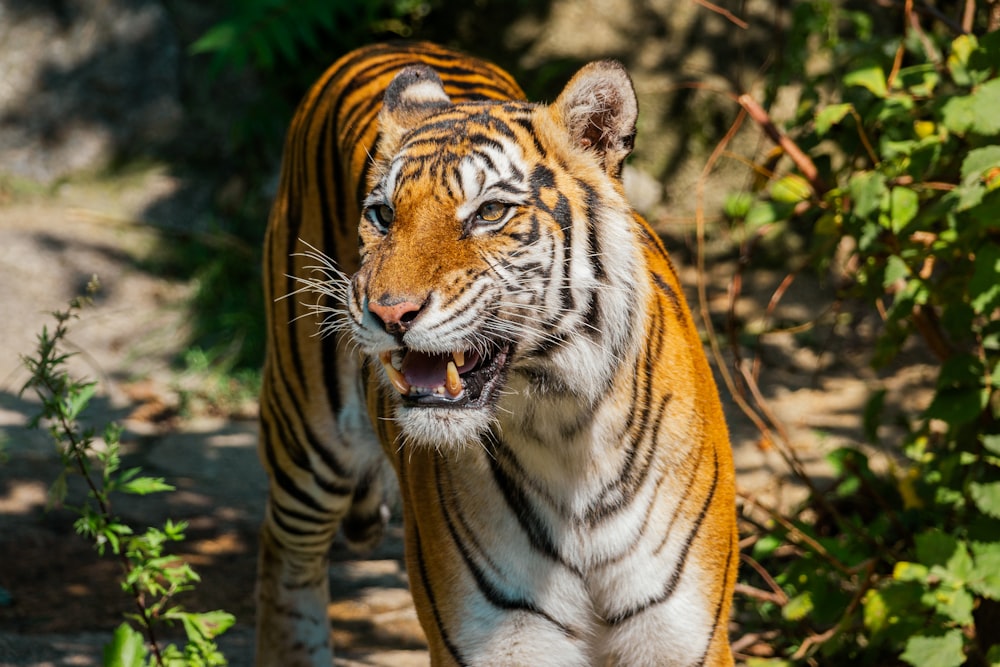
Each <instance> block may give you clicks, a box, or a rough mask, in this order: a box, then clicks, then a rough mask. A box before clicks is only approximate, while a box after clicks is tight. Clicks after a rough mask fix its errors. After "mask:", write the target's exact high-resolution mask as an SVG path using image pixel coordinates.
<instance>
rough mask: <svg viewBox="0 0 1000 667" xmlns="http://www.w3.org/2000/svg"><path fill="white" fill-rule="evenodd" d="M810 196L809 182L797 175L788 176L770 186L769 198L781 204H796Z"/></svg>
mask: <svg viewBox="0 0 1000 667" xmlns="http://www.w3.org/2000/svg"><path fill="white" fill-rule="evenodd" d="M811 194H812V188H811V187H809V182H808V181H806V179H804V178H802V177H801V176H799V175H798V174H789V175H788V176H785V177H783V178H781V179H779V180H778V181H777V182H775V183H774V184H773V185H771V198H772V199H774V200H775V201H777V202H781V203H783V204H798V203H799V202H800V201H805V200H806V199H809V196H810V195H811Z"/></svg>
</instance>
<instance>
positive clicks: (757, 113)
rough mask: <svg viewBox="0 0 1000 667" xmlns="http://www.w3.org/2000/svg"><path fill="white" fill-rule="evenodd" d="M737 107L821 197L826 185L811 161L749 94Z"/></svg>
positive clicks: (739, 100)
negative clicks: (788, 159) (777, 147)
mask: <svg viewBox="0 0 1000 667" xmlns="http://www.w3.org/2000/svg"><path fill="white" fill-rule="evenodd" d="M736 101H737V102H739V105H740V106H741V107H743V109H744V110H745V111H746V112H747V113H748V114H749V115H750V117H751V118H752V119H753V120H754V122H755V123H757V125H759V126H760V128H761V129H762V130H764V133H765V134H767V136H768V137H770V139H771V141H773V142H774V143H776V144H778V145H779V146H781V148H782V150H784V151H785V154H786V155H788V157H789V158H791V160H792V162H794V163H795V166H796V167H798V168H799V171H801V172H802V175H803V176H804V177H805V179H806V180H807V181H809V185H810V186H812V189H813V192H814V193H816V195H817V196H821V195H823V194H824V193H825V192H826V191H827V187H826V184H824V183H823V181H822V179H821V178H820V177H819V170H818V169H817V168H816V165H815V164H814V163H813V161H812V160H811V159H810V158H809V156H808V155H806V154H805V153H804V152H803V151H802V149H801V148H799V147H798V145H796V143H795V142H794V141H792V140H791V139H790V138H789V137H788V135H787V134H785V133H784V132H782V131H781V130H779V129H778V127H777V126H776V125H775V124H774V122H773V121H771V117H770V116H769V115H768V113H767V111H765V110H764V108H763V107H762V106H760V104H758V103H757V100H755V99H754V98H753V97H751V96H750V95H749V93H743V94H742V95H740V96H739V97H737V98H736Z"/></svg>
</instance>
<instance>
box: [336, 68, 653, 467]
mask: <svg viewBox="0 0 1000 667" xmlns="http://www.w3.org/2000/svg"><path fill="white" fill-rule="evenodd" d="M636 117H637V105H636V98H635V92H634V89H633V87H632V83H631V80H630V79H629V77H628V75H627V74H626V72H625V71H624V69H623V68H622V67H621V65H619V64H617V63H614V62H610V61H601V62H595V63H591V64H590V65H587V66H585V67H584V68H583V69H582V70H580V71H579V72H578V73H577V74H576V75H575V76H574V77H573V79H572V80H571V81H570V82H569V83H568V84H567V86H566V88H565V89H564V90H563V92H562V93H561V94H560V95H559V97H558V98H557V100H556V101H555V102H554V103H553V104H551V105H537V104H530V103H527V102H495V101H484V102H461V103H454V104H453V103H452V101H451V100H450V99H449V97H448V96H447V94H446V93H445V90H444V88H443V86H442V83H441V79H440V78H439V77H438V75H437V74H436V73H435V72H434V71H433V70H432V69H430V68H428V67H426V66H413V67H408V68H406V69H404V70H402V71H401V72H400V73H399V74H397V75H396V77H395V78H394V79H393V81H392V83H391V84H390V86H389V87H388V88H387V90H386V91H385V95H384V100H383V105H382V109H381V111H380V115H379V118H378V123H379V143H378V150H377V154H376V155H375V158H374V165H373V169H372V172H371V177H370V179H369V188H370V189H369V192H368V194H367V196H366V197H365V199H364V201H363V209H362V219H361V221H360V228H359V229H360V256H361V265H360V269H359V270H358V272H357V273H356V274H355V275H354V276H353V278H352V280H351V283H350V287H349V291H348V309H349V312H350V316H351V321H352V331H353V336H354V338H355V340H356V341H357V342H358V343H359V345H360V346H361V348H362V350H363V351H364V352H365V353H367V354H369V355H371V356H372V357H374V358H375V359H378V361H379V362H381V366H382V368H383V370H384V378H383V381H384V382H385V383H387V384H388V385H391V387H392V389H391V391H394V392H396V393H398V396H399V401H398V407H397V409H396V415H395V417H396V419H397V421H398V423H399V426H400V428H401V430H402V433H403V435H404V436H405V437H406V438H408V440H409V441H411V442H414V443H417V444H427V445H432V446H439V447H441V446H446V447H447V446H459V445H463V444H468V443H470V442H477V441H478V440H479V437H480V436H481V434H482V432H483V431H485V430H486V429H488V428H490V425H491V423H493V422H494V421H496V420H497V419H498V414H500V413H513V412H516V411H517V409H518V401H519V400H521V401H523V400H534V399H536V398H538V397H539V396H540V395H541V394H543V393H544V394H546V395H555V394H560V395H572V396H573V397H574V398H578V397H582V398H583V400H584V401H587V400H590V399H593V398H594V397H595V396H596V395H597V393H598V392H600V391H601V390H602V388H603V387H606V384H607V382H608V381H609V380H610V378H611V376H612V374H613V372H614V368H615V364H616V363H617V361H618V360H619V359H620V358H621V357H622V356H623V354H625V353H626V352H627V348H628V347H629V346H630V345H635V344H637V343H636V342H635V338H636V336H635V335H634V332H633V329H634V328H635V326H634V324H633V322H634V318H636V317H637V312H638V310H637V308H638V307H637V304H638V303H639V302H640V300H641V299H640V291H641V289H642V288H641V286H639V285H637V284H636V283H637V281H636V278H635V276H636V274H637V270H638V266H639V264H640V262H641V250H640V249H639V248H638V247H637V242H636V240H635V238H636V234H635V219H634V217H633V216H634V214H633V212H632V209H631V207H630V206H629V204H628V203H627V201H626V200H625V197H624V194H623V190H622V186H621V170H622V163H623V161H624V160H625V158H626V157H627V156H628V154H629V153H630V152H631V150H632V141H633V137H634V134H635V123H636Z"/></svg>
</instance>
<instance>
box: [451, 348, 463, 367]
mask: <svg viewBox="0 0 1000 667" xmlns="http://www.w3.org/2000/svg"><path fill="white" fill-rule="evenodd" d="M451 356H453V357H455V365H456V366H458V367H459V368H461V367H462V366H464V365H465V350H459V351H457V352H452V353H451Z"/></svg>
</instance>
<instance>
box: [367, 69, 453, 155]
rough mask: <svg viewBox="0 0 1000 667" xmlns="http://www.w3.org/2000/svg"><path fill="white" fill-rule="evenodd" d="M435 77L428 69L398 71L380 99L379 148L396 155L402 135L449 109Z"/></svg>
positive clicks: (437, 77) (439, 82)
mask: <svg viewBox="0 0 1000 667" xmlns="http://www.w3.org/2000/svg"><path fill="white" fill-rule="evenodd" d="M450 104H451V99H450V98H449V97H448V95H447V94H446V93H445V92H444V84H443V83H442V82H441V77H440V76H438V73H437V72H435V71H434V70H433V69H431V68H430V67H428V66H427V65H411V66H409V67H405V68H403V69H402V70H400V71H399V72H398V73H397V74H396V76H395V77H393V79H392V81H391V82H390V83H389V86H388V87H387V88H386V89H385V95H384V96H383V98H382V110H381V111H380V112H379V115H378V129H379V134H380V135H381V137H380V144H379V147H380V148H381V149H385V150H386V151H387V152H388V153H389V154H391V153H393V152H395V150H396V147H397V146H398V145H399V142H400V140H401V139H402V138H403V135H404V134H406V133H407V132H408V131H409V130H412V129H413V128H414V127H416V126H417V125H419V124H420V123H421V122H422V121H423V120H424V119H425V118H427V117H428V116H430V115H431V114H433V113H435V112H437V111H440V110H441V109H442V108H444V107H446V106H449V105H450Z"/></svg>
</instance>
